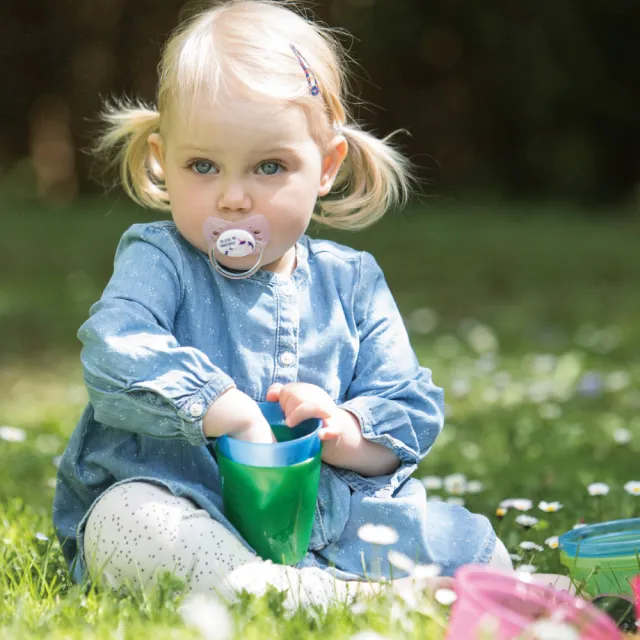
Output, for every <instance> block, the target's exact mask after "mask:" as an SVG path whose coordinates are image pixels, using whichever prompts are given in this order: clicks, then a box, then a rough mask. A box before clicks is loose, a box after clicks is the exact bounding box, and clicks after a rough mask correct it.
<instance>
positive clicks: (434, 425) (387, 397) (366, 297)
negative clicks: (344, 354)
mask: <svg viewBox="0 0 640 640" xmlns="http://www.w3.org/2000/svg"><path fill="white" fill-rule="evenodd" d="M354 310H355V319H356V324H357V328H358V336H359V339H360V347H359V351H358V359H357V362H356V369H355V373H354V377H353V380H352V382H351V385H350V386H349V388H348V391H347V400H346V402H344V403H343V404H341V405H340V408H342V409H345V410H347V411H350V412H351V413H352V414H353V415H355V416H356V418H357V419H358V421H359V422H360V427H361V429H362V434H363V435H364V437H365V438H367V439H368V440H370V441H372V442H377V443H379V444H382V445H385V446H387V447H389V448H390V449H392V450H393V451H394V452H395V454H396V455H397V456H398V458H399V459H400V463H401V464H400V467H399V468H398V469H397V470H396V471H395V472H394V473H393V474H390V475H386V476H379V477H363V476H361V475H360V474H358V473H356V472H354V471H351V470H346V469H336V471H337V472H338V473H339V474H340V475H341V476H342V477H343V479H344V480H345V481H346V482H348V483H349V484H350V485H351V486H352V488H354V489H356V490H359V491H363V492H365V493H369V494H373V493H376V492H377V491H380V490H383V492H389V491H395V489H396V488H397V487H399V486H400V485H401V484H402V483H403V482H404V481H405V480H406V479H407V478H409V476H410V475H411V474H412V473H413V471H415V469H416V468H417V466H418V463H419V462H420V460H422V459H423V458H424V457H425V456H426V455H427V453H428V452H429V449H430V448H431V446H432V445H433V443H434V442H435V439H436V438H437V436H438V434H439V433H440V431H441V430H442V427H443V424H444V394H443V391H442V389H441V388H440V387H437V386H436V385H435V384H434V383H433V382H432V380H431V371H430V370H429V369H426V368H424V367H421V366H420V365H419V363H418V359H417V357H416V354H415V352H414V351H413V348H412V347H411V344H410V342H409V336H408V334H407V331H406V328H405V326H404V323H403V320H402V317H401V315H400V312H399V311H398V308H397V305H396V303H395V301H394V299H393V296H392V294H391V291H390V290H389V287H388V285H387V283H386V281H385V278H384V274H383V273H382V270H381V269H380V267H379V266H378V264H377V262H376V261H375V259H374V258H373V256H372V255H371V254H369V253H366V252H363V253H362V258H361V263H360V277H359V282H358V286H357V287H356V294H355V300H354Z"/></svg>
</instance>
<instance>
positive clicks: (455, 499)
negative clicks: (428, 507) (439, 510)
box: [447, 496, 464, 507]
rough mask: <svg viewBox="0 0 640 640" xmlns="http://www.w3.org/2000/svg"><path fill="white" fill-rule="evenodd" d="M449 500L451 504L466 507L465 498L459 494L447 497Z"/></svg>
mask: <svg viewBox="0 0 640 640" xmlns="http://www.w3.org/2000/svg"><path fill="white" fill-rule="evenodd" d="M447 502H448V503H449V504H455V505H457V506H458V507H464V498H460V497H458V496H452V497H449V498H447Z"/></svg>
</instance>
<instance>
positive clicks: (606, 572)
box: [558, 518, 640, 596]
mask: <svg viewBox="0 0 640 640" xmlns="http://www.w3.org/2000/svg"><path fill="white" fill-rule="evenodd" d="M558 544H559V546H560V561H561V562H562V564H564V565H565V566H566V567H567V568H568V569H569V572H570V573H571V577H572V578H573V579H574V580H575V581H576V582H579V583H583V584H584V585H585V590H586V591H587V592H588V593H589V594H591V595H593V596H596V595H598V594H600V593H625V594H628V595H631V593H632V588H631V580H632V579H633V578H634V577H635V576H636V575H638V574H639V573H640V557H639V556H638V554H639V553H640V518H630V519H627V520H612V521H609V522H602V523H599V524H593V525H588V526H586V527H579V528H578V529H572V530H571V531H567V532H566V533H563V534H562V535H561V536H560V538H559V540H558Z"/></svg>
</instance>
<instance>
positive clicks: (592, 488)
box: [587, 482, 609, 496]
mask: <svg viewBox="0 0 640 640" xmlns="http://www.w3.org/2000/svg"><path fill="white" fill-rule="evenodd" d="M587 491H588V492H589V495H590V496H606V495H607V493H609V485H608V484H605V483H604V482H592V483H591V484H590V485H589V486H588V487H587Z"/></svg>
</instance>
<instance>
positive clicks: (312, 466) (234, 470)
mask: <svg viewBox="0 0 640 640" xmlns="http://www.w3.org/2000/svg"><path fill="white" fill-rule="evenodd" d="M258 405H259V406H260V408H261V410H262V412H263V414H264V415H265V417H266V418H267V420H268V421H269V424H271V428H272V430H273V432H274V435H275V437H276V439H277V441H278V442H277V443H275V444H256V443H250V442H244V441H241V440H236V439H234V438H229V437H228V436H223V437H221V438H218V440H217V441H216V454H217V457H218V468H219V470H220V477H221V479H222V498H223V508H224V513H225V516H226V517H227V518H228V519H229V521H230V522H231V523H232V524H233V525H234V527H236V529H237V530H238V531H239V533H240V534H241V535H242V537H243V538H244V539H245V540H246V541H247V542H248V543H249V544H250V545H251V546H252V547H253V548H254V549H255V550H256V552H257V553H258V555H260V556H261V557H262V558H264V559H268V560H272V561H273V562H276V563H278V564H288V565H294V564H296V563H298V562H299V561H300V560H302V558H303V557H304V556H305V554H306V552H307V549H308V547H309V541H310V539H311V529H312V527H313V519H314V516H315V509H316V501H317V498H318V487H319V483H320V464H321V462H320V457H321V442H320V439H319V437H318V430H319V429H320V426H321V421H320V420H316V419H312V420H306V421H304V422H302V423H301V424H300V425H298V426H297V427H294V428H289V427H287V426H286V425H284V415H282V411H281V410H280V405H279V404H278V403H258Z"/></svg>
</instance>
